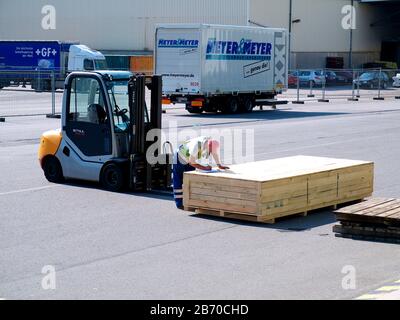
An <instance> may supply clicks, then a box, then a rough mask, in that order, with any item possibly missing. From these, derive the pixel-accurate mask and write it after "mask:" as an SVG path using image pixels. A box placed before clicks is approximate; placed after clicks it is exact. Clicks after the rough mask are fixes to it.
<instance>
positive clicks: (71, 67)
mask: <svg viewBox="0 0 400 320" xmlns="http://www.w3.org/2000/svg"><path fill="white" fill-rule="evenodd" d="M95 70H107V62H106V58H105V56H104V55H103V54H102V53H101V52H99V51H96V50H93V49H91V48H89V47H88V46H85V45H82V44H80V45H72V46H71V47H70V48H69V56H68V72H73V71H95Z"/></svg>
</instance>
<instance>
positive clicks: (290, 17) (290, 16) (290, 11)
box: [288, 0, 293, 69]
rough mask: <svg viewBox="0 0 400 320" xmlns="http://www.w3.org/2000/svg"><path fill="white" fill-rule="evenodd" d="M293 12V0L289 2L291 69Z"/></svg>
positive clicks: (289, 60)
mask: <svg viewBox="0 0 400 320" xmlns="http://www.w3.org/2000/svg"><path fill="white" fill-rule="evenodd" d="M292 10H293V0H289V45H288V48H289V50H288V51H289V57H288V65H289V69H290V68H291V65H290V63H291V52H292Z"/></svg>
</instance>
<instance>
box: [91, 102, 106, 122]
mask: <svg viewBox="0 0 400 320" xmlns="http://www.w3.org/2000/svg"><path fill="white" fill-rule="evenodd" d="M88 118H89V121H90V122H92V123H97V124H104V123H106V119H107V113H106V111H105V110H104V108H103V107H102V106H101V105H99V104H96V103H93V104H91V105H90V106H89V107H88Z"/></svg>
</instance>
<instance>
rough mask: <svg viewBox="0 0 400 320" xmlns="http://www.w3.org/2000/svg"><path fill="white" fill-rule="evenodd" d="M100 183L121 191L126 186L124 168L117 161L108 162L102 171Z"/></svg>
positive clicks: (106, 187)
mask: <svg viewBox="0 0 400 320" xmlns="http://www.w3.org/2000/svg"><path fill="white" fill-rule="evenodd" d="M100 183H101V185H102V186H103V188H104V189H106V190H108V191H112V192H119V191H121V190H122V188H123V187H124V175H123V172H122V169H121V168H120V167H119V166H118V165H117V164H115V163H109V164H107V165H106V166H105V167H104V168H103V170H102V173H101V177H100Z"/></svg>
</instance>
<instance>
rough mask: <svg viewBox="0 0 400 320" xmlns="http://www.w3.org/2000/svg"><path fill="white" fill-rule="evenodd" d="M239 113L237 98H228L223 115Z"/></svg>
mask: <svg viewBox="0 0 400 320" xmlns="http://www.w3.org/2000/svg"><path fill="white" fill-rule="evenodd" d="M238 112H239V101H238V99H237V98H230V99H229V100H228V104H227V105H226V106H225V108H224V113H228V114H235V113H238Z"/></svg>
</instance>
